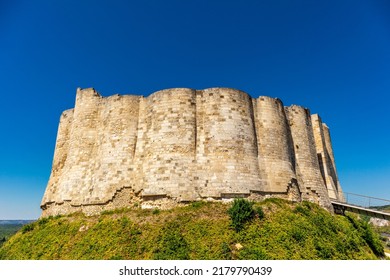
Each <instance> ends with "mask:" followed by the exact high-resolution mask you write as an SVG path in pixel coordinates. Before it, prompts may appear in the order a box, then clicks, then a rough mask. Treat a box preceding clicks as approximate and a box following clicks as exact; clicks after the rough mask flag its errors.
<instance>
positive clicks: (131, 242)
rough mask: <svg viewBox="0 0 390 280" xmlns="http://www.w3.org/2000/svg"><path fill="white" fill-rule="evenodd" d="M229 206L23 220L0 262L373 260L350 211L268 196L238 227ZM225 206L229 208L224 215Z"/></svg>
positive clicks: (0, 252) (364, 227)
mask: <svg viewBox="0 0 390 280" xmlns="http://www.w3.org/2000/svg"><path fill="white" fill-rule="evenodd" d="M229 207H231V205H229V204H223V203H211V202H207V203H206V202H195V203H192V204H190V205H188V206H185V207H178V208H175V209H171V210H164V211H160V210H142V209H139V208H137V207H134V208H133V209H122V210H116V211H111V212H105V213H103V214H102V215H100V216H98V217H85V216H83V215H81V214H76V215H75V214H74V215H69V216H61V217H51V218H45V219H40V220H38V221H36V222H34V223H32V224H29V225H25V226H24V227H23V228H22V229H21V230H20V231H19V232H18V233H17V234H16V235H14V236H13V237H11V239H10V240H8V241H7V242H6V243H4V244H3V246H2V247H1V248H0V259H220V260H230V259H378V258H383V256H384V253H383V245H382V244H381V242H380V239H379V236H378V235H377V234H376V233H375V232H374V231H373V230H372V228H371V227H370V226H369V225H368V224H367V223H366V222H364V221H363V220H359V219H358V218H357V216H352V215H351V216H345V217H344V216H338V215H331V214H330V213H328V212H326V211H325V210H323V209H321V208H319V207H318V206H317V205H315V204H312V203H308V202H304V203H299V204H292V203H289V202H286V201H283V200H279V199H268V200H265V201H263V202H261V203H256V204H254V205H253V208H254V209H255V211H254V212H253V213H254V215H253V217H252V218H251V219H249V221H247V222H246V223H245V224H244V225H243V227H242V228H240V229H239V230H237V229H235V228H234V227H233V226H232V221H231V218H230V216H229V214H228V209H229ZM230 212H231V211H229V213H230Z"/></svg>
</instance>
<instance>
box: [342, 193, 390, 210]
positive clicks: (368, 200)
mask: <svg viewBox="0 0 390 280" xmlns="http://www.w3.org/2000/svg"><path fill="white" fill-rule="evenodd" d="M343 194H344V199H345V202H346V203H348V204H351V205H356V206H361V207H364V208H378V207H381V206H386V205H390V200H387V199H383V198H377V197H372V196H367V195H361V194H356V193H348V192H343Z"/></svg>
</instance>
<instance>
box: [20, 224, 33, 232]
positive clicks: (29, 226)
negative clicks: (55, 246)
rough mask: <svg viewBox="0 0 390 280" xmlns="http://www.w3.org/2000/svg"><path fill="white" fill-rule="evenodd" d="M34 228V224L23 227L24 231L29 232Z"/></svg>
mask: <svg viewBox="0 0 390 280" xmlns="http://www.w3.org/2000/svg"><path fill="white" fill-rule="evenodd" d="M33 229H34V224H26V225H24V226H23V227H22V233H27V232H29V231H32V230H33Z"/></svg>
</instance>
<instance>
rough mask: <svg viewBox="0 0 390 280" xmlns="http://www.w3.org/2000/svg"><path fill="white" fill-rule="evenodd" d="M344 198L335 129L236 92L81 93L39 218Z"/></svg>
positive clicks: (66, 120) (62, 131) (64, 121)
mask: <svg viewBox="0 0 390 280" xmlns="http://www.w3.org/2000/svg"><path fill="white" fill-rule="evenodd" d="M269 196H274V197H282V198H286V199H289V200H293V201H300V200H310V201H313V202H316V203H318V204H320V205H321V206H323V207H325V208H327V209H330V210H331V204H330V199H340V200H342V190H341V187H340V184H339V181H338V178H337V172H336V167H335V161H334V155H333V150H332V146H331V141H330V134H329V129H328V127H327V126H326V125H325V124H323V123H322V121H321V119H320V118H319V116H318V115H313V116H310V113H309V110H308V109H305V108H303V107H300V106H290V107H284V106H283V104H282V102H281V100H279V99H275V98H270V97H265V96H261V97H259V98H257V99H255V98H251V97H250V96H249V95H248V94H247V93H245V92H243V91H239V90H235V89H230V88H210V89H205V90H193V89H188V88H175V89H167V90H162V91H158V92H155V93H153V94H151V95H150V96H148V97H142V96H135V95H123V96H122V95H113V96H110V97H102V96H100V95H99V94H98V93H97V92H96V91H95V90H94V89H92V88H90V89H83V90H81V89H77V94H76V102H75V108H74V109H71V110H67V111H65V112H63V114H62V115H61V118H60V124H59V128H58V134H57V142H56V147H55V153H54V159H53V167H52V172H51V175H50V179H49V182H48V186H47V188H46V192H45V194H44V197H43V199H42V203H41V208H42V210H43V212H42V216H50V215H56V214H67V213H72V212H76V211H82V212H84V213H86V214H88V215H91V214H97V213H99V212H101V211H103V210H110V209H115V208H120V207H130V206H132V205H134V204H137V205H141V206H142V207H172V206H174V205H177V204H178V203H183V202H184V203H185V202H188V201H194V200H199V199H213V200H223V199H230V198H234V197H247V198H249V199H263V198H264V197H269Z"/></svg>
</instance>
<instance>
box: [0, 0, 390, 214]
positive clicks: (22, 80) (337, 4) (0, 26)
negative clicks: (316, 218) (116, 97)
mask: <svg viewBox="0 0 390 280" xmlns="http://www.w3.org/2000/svg"><path fill="white" fill-rule="evenodd" d="M389 15H390V2H389V1H386V0H378V1H377V0H369V1H355V0H353V1H342V0H337V1H334V0H324V1H321V0H319V1H281V0H268V1H260V0H259V1H246V0H241V1H227V0H225V1H222V0H221V1H213V0H200V1H199V0H198V1H182V0H177V1H172V0H164V1H151V0H146V1H130V0H129V1H114V0H110V1H82V0H76V1H70V0H69V1H39V0H37V1H14V0H0V92H1V99H0V133H1V134H0V219H31V218H37V217H38V216H39V215H40V208H39V205H40V201H41V198H42V196H43V193H44V191H45V188H46V184H47V181H48V178H49V175H50V170H51V163H52V157H53V153H54V145H55V139H56V133H57V126H58V121H59V117H60V114H61V112H62V111H63V110H66V109H69V108H72V107H73V106H74V99H75V92H76V88H77V87H82V88H86V87H94V88H95V89H96V90H98V91H99V92H100V93H101V94H102V95H103V96H108V95H111V94H114V93H121V94H130V93H134V94H142V95H149V94H150V93H152V92H154V91H157V90H160V89H165V88H172V87H189V88H195V89H203V88H209V87H219V86H220V87H233V88H237V89H241V90H243V91H246V92H248V93H249V94H251V95H252V96H253V97H257V96H259V95H267V96H271V97H279V98H280V99H282V101H283V102H284V104H285V105H286V106H287V105H291V104H298V105H302V106H305V107H308V108H310V110H311V112H312V113H319V114H320V115H321V117H322V119H323V120H324V121H325V122H326V123H327V124H328V125H329V127H330V128H331V134H332V140H333V146H334V152H335V156H336V165H337V168H338V173H339V177H340V181H341V184H342V187H343V189H344V191H346V192H356V193H362V194H366V195H371V196H379V197H385V198H388V199H390V117H389V111H390V107H389V101H390V16H389Z"/></svg>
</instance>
